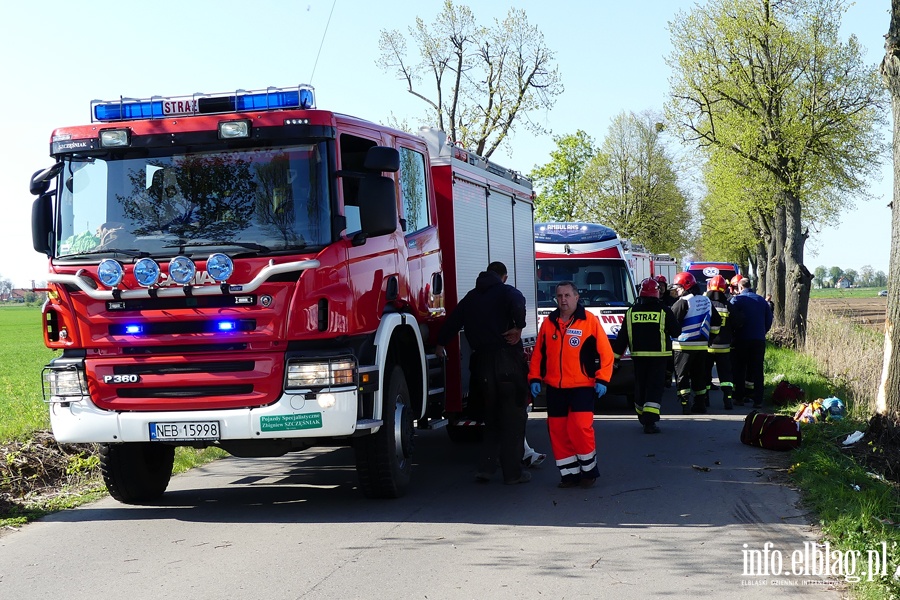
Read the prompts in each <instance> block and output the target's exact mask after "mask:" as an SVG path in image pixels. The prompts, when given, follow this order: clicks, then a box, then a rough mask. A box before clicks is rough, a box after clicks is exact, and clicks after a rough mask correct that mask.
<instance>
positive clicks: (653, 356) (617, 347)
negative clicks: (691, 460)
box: [612, 279, 681, 433]
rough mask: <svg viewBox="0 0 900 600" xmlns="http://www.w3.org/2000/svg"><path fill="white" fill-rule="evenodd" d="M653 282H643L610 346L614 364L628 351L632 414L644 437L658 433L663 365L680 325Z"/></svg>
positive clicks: (651, 280) (667, 358) (664, 367)
mask: <svg viewBox="0 0 900 600" xmlns="http://www.w3.org/2000/svg"><path fill="white" fill-rule="evenodd" d="M659 291H660V287H659V284H658V282H657V280H655V279H645V280H643V281H642V282H641V285H640V286H639V290H638V299H637V302H635V303H634V306H632V307H631V308H629V309H628V312H626V313H625V321H624V322H623V323H622V328H621V329H620V330H619V335H618V336H617V337H616V339H615V341H614V342H613V344H612V349H613V352H615V356H616V360H619V358H621V357H622V355H623V354H624V353H625V349H626V348H631V362H632V364H633V365H634V410H635V411H636V412H637V416H638V421H640V422H641V425H643V426H644V433H659V426H658V425H657V424H656V423H657V421H659V412H660V406H661V402H662V395H663V389H664V388H665V378H666V362H667V361H668V360H669V358H670V357H671V356H672V338H673V337H677V336H678V335H679V334H681V325H679V324H678V320H677V319H676V318H675V315H674V314H673V313H672V309H670V308H669V307H668V306H666V305H665V304H664V303H663V301H662V300H660V298H659Z"/></svg>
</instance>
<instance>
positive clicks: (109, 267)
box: [97, 258, 125, 288]
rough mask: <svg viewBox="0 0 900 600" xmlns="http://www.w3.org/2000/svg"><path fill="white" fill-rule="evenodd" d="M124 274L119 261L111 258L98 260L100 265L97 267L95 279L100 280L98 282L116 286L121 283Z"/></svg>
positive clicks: (107, 285)
mask: <svg viewBox="0 0 900 600" xmlns="http://www.w3.org/2000/svg"><path fill="white" fill-rule="evenodd" d="M124 275H125V270H124V269H122V265H121V264H120V263H119V261H117V260H113V259H111V258H105V259H103V260H102V261H100V266H99V267H97V279H99V280H100V283H102V284H103V285H105V286H106V287H109V288H111V287H116V286H117V285H119V284H120V283H122V277H123V276H124Z"/></svg>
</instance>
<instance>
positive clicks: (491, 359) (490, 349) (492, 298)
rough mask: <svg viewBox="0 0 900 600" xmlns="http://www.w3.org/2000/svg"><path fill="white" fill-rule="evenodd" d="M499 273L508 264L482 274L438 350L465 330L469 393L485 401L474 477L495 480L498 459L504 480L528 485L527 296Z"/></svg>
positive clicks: (451, 320) (440, 353)
mask: <svg viewBox="0 0 900 600" xmlns="http://www.w3.org/2000/svg"><path fill="white" fill-rule="evenodd" d="M500 273H502V274H504V275H505V274H506V266H505V265H504V264H503V263H499V262H498V263H491V264H490V265H488V268H487V270H486V271H483V272H481V273H480V274H479V275H478V278H477V279H476V280H475V288H474V289H473V290H471V291H470V292H469V293H468V294H466V295H465V297H464V298H463V299H462V300H460V301H459V304H457V306H456V308H455V309H454V310H453V312H451V313H450V316H449V317H448V318H447V321H446V322H445V323H444V325H443V327H441V329H440V331H439V332H438V336H437V347H436V348H435V354H437V355H438V356H444V355H445V354H444V346H446V345H447V344H448V343H449V342H450V340H451V339H452V338H453V337H454V336H455V335H456V334H457V333H459V330H460V329H465V336H466V340H468V342H469V346H471V348H472V356H471V357H470V359H469V369H470V372H471V378H470V388H471V389H470V395H471V396H473V397H474V398H477V399H478V400H479V401H481V402H482V403H483V405H484V439H483V441H482V445H481V454H480V457H479V460H478V473H477V474H476V475H475V480H476V481H479V482H486V481H488V480H490V479H491V477H492V476H493V474H494V472H495V471H496V470H497V462H498V461H499V463H500V469H501V470H502V472H503V480H504V482H505V483H508V484H515V483H527V482H528V481H529V480H530V479H531V473H529V472H527V471H523V470H522V448H524V445H525V423H526V422H527V420H528V412H527V409H526V407H527V401H528V381H527V379H526V376H527V369H528V365H527V363H526V362H525V357H524V354H523V351H522V344H521V332H522V329H524V328H525V296H523V295H522V292H520V291H519V290H517V289H516V288H514V287H513V286H511V285H506V284H505V283H504V278H503V276H501V275H500ZM510 325H511V326H510Z"/></svg>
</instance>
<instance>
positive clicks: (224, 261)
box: [206, 252, 234, 283]
mask: <svg viewBox="0 0 900 600" xmlns="http://www.w3.org/2000/svg"><path fill="white" fill-rule="evenodd" d="M206 272H207V273H209V276H210V277H212V278H213V279H215V280H216V281H217V282H219V283H222V282H224V281H225V280H227V279H228V278H229V277H231V274H232V273H234V262H232V260H231V259H230V258H228V257H227V256H225V255H224V254H222V253H220V252H216V253H215V254H210V255H209V258H207V259H206Z"/></svg>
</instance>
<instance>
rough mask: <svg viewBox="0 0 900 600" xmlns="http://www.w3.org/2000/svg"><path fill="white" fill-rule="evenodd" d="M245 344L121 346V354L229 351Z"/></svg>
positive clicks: (243, 348) (244, 347) (245, 345)
mask: <svg viewBox="0 0 900 600" xmlns="http://www.w3.org/2000/svg"><path fill="white" fill-rule="evenodd" d="M246 349H247V344H197V345H195V346H189V345H187V344H182V345H177V346H127V347H125V348H122V354H126V355H136V354H159V353H162V352H165V353H168V354H187V353H189V352H231V351H234V350H246Z"/></svg>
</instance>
